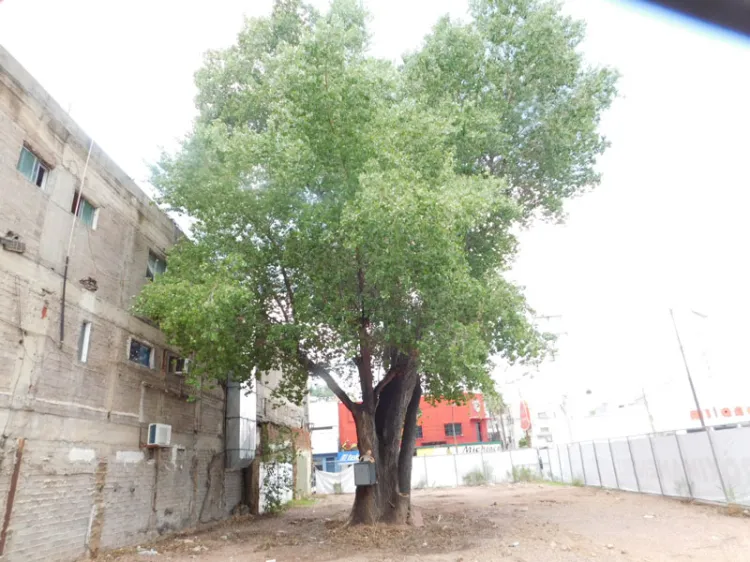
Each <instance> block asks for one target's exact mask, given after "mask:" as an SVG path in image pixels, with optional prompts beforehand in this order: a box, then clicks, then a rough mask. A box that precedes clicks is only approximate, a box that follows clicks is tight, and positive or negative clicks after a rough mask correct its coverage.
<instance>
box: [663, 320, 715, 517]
mask: <svg viewBox="0 0 750 562" xmlns="http://www.w3.org/2000/svg"><path fill="white" fill-rule="evenodd" d="M696 314H697V313H696ZM669 315H670V316H671V317H672V326H674V333H675V335H676V336H677V343H678V344H679V345H680V354H681V355H682V362H683V364H684V365H685V373H686V374H687V378H688V382H689V383H690V390H691V391H692V393H693V400H694V401H695V407H696V408H697V409H698V419H699V420H700V421H701V427H702V428H703V431H705V432H706V436H707V437H708V444H709V446H710V448H711V455H712V456H713V458H714V464H715V465H716V472H717V473H718V475H719V482H721V490H722V491H723V492H724V500H725V501H726V502H727V503H729V494H728V493H727V486H726V484H725V483H724V475H723V474H722V473H721V468H720V467H719V458H718V457H717V456H716V448H715V447H714V440H713V438H712V437H711V433H712V431H711V429H710V428H707V427H706V421H705V420H704V419H703V410H701V405H700V402H698V393H697V392H695V385H694V384H693V377H692V376H690V367H689V366H688V361H687V357H686V356H685V348H684V347H683V346H682V339H681V338H680V331H679V330H678V329H677V321H676V320H675V319H674V310H672V309H671V308H670V309H669ZM698 316H701V317H702V318H704V319H705V318H706V316H704V315H702V314H698Z"/></svg>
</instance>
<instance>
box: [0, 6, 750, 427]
mask: <svg viewBox="0 0 750 562" xmlns="http://www.w3.org/2000/svg"><path fill="white" fill-rule="evenodd" d="M313 3H314V4H316V5H318V6H319V7H324V6H325V5H326V2H324V1H321V0H314V1H313ZM365 4H366V5H367V6H368V8H369V9H370V11H371V12H372V15H373V20H372V32H373V52H374V54H376V55H378V56H382V57H387V58H389V59H394V60H396V59H398V58H399V56H400V54H402V53H403V52H405V51H407V50H410V49H414V48H417V47H418V46H419V44H420V41H421V39H422V37H423V36H424V35H425V33H427V32H428V31H429V29H430V27H431V26H432V25H433V23H434V22H435V20H436V19H437V18H438V17H439V16H440V15H442V14H444V13H450V14H452V15H453V16H456V17H465V14H466V5H467V1H466V0H410V1H408V2H406V1H403V0H399V1H396V0H378V1H377V2H376V1H375V0H370V1H365ZM270 6H271V1H270V0H245V1H239V0H214V1H213V2H210V3H209V2H196V1H185V0H158V1H154V0H150V1H146V0H130V1H128V2H103V1H101V0H65V1H61V0H4V1H3V2H2V3H0V42H2V44H3V46H4V47H5V48H7V49H8V50H9V51H10V52H11V54H13V55H14V56H15V57H16V58H17V59H18V60H19V61H20V62H21V64H23V65H24V66H25V67H26V68H27V69H28V70H29V71H30V72H31V73H32V74H33V75H34V76H35V77H36V78H37V79H38V80H39V81H40V82H41V83H42V85H43V86H44V87H45V88H47V89H48V90H49V91H50V93H51V94H52V95H53V97H55V98H56V99H57V100H58V101H59V102H60V104H61V105H62V106H63V107H64V108H66V109H68V108H69V110H70V112H71V115H72V116H73V118H74V119H76V120H77V121H78V122H79V123H80V124H81V125H82V126H83V127H84V128H85V129H86V130H87V131H88V132H89V133H91V134H92V135H93V136H94V138H95V139H96V141H97V142H98V143H99V144H100V145H101V146H102V147H103V148H104V150H105V151H107V152H108V153H109V154H110V155H111V156H112V157H113V158H114V159H115V160H116V161H117V162H118V163H119V164H120V165H121V166H122V167H123V168H124V169H125V170H126V171H127V172H128V173H129V174H130V175H131V176H133V177H134V178H135V179H136V181H138V182H139V183H141V185H144V184H145V180H146V178H147V173H148V172H147V166H146V164H147V162H151V161H154V160H155V159H156V157H157V156H158V153H159V147H161V146H166V147H172V146H174V141H175V139H176V138H178V137H180V136H181V135H183V134H184V133H185V132H186V131H187V130H188V128H189V126H190V122H191V119H192V117H193V115H194V108H193V96H194V94H195V89H194V86H193V82H192V76H193V72H194V71H195V70H196V69H197V68H198V66H199V65H200V63H201V55H202V53H203V52H204V51H205V50H206V49H209V48H216V47H223V46H227V45H229V44H231V43H232V42H233V40H234V38H235V35H236V33H237V31H238V30H239V29H240V27H241V25H242V21H243V15H248V16H252V15H261V14H266V13H268V12H269V10H270ZM565 9H566V10H567V11H568V12H570V13H572V14H573V15H575V16H577V17H580V18H582V19H584V20H586V22H587V24H588V36H587V41H586V43H585V46H584V49H585V51H586V53H587V55H588V58H589V60H590V61H592V62H594V63H597V64H606V65H610V66H613V67H615V68H617V69H618V70H619V71H620V72H621V73H622V81H621V83H620V92H621V96H620V98H619V99H618V100H617V101H616V102H615V104H614V106H613V108H612V110H611V111H610V112H609V113H608V114H607V115H606V117H605V119H604V121H603V124H602V127H603V130H604V132H605V133H606V135H607V136H608V137H609V139H610V140H611V142H612V147H611V148H610V150H609V151H608V152H607V154H606V155H605V156H604V157H603V158H602V159H601V162H600V169H601V172H602V174H603V181H602V184H601V186H599V187H598V188H597V189H596V190H595V191H594V192H592V193H590V194H587V195H585V196H583V197H581V198H579V199H577V200H575V201H572V202H571V203H570V204H569V206H568V212H569V216H568V219H567V222H566V224H565V225H537V226H535V227H533V228H532V229H531V230H530V231H528V232H525V233H524V234H523V235H522V244H521V253H520V256H519V258H518V260H517V263H516V265H515V267H514V269H513V271H512V272H511V275H512V277H513V278H514V279H515V280H517V281H518V282H519V283H521V284H523V285H524V286H526V290H527V296H528V298H529V300H530V301H531V303H532V305H533V306H534V307H535V308H536V310H537V311H538V313H539V314H543V315H561V316H562V319H561V320H560V321H559V322H558V323H557V326H559V327H560V328H559V329H560V330H562V331H564V332H566V334H567V335H565V336H564V337H563V338H561V340H560V353H559V355H558V360H557V362H556V363H555V364H554V365H550V366H546V367H543V373H546V374H543V375H542V378H543V379H545V380H549V383H548V384H547V383H545V385H543V386H544V388H545V389H546V392H547V394H549V395H550V400H554V396H555V395H556V394H559V393H560V392H562V391H563V389H565V390H566V391H567V392H568V393H569V394H572V395H574V396H578V395H581V396H582V395H583V392H584V391H585V389H591V390H592V393H591V395H586V396H590V398H587V399H586V400H588V401H600V402H601V401H610V402H612V401H617V400H630V399H632V397H633V396H635V395H636V394H638V393H639V392H640V389H641V387H642V386H645V387H646V389H647V392H649V394H653V399H652V402H654V403H655V407H656V408H667V409H669V408H671V409H672V410H674V411H675V412H681V413H679V414H677V415H678V417H679V416H683V417H684V416H685V414H686V413H688V412H689V409H690V401H689V397H690V395H689V389H688V387H687V385H686V382H685V379H684V368H683V366H682V363H681V359H680V355H679V350H678V348H677V345H676V341H675V336H674V331H673V328H672V326H671V324H670V319H669V312H668V309H669V307H670V306H673V307H675V308H676V310H677V315H678V321H679V322H680V328H681V330H683V331H684V337H685V339H686V346H687V348H688V353H689V354H690V356H691V357H690V358H691V366H693V367H694V371H695V373H696V379H697V383H696V384H697V385H698V387H699V391H700V393H701V399H702V400H703V401H704V406H707V407H708V406H716V407H723V406H735V405H741V406H745V407H748V406H750V376H748V371H749V370H750V368H749V367H748V365H747V353H746V352H745V348H746V346H747V341H748V328H747V326H748V322H747V318H748V314H750V293H749V291H748V287H749V286H750V270H749V269H748V265H747V258H746V256H747V254H748V250H747V245H748V241H749V240H750V221H748V219H747V214H748V211H749V209H750V205H749V203H750V190H748V187H750V185H749V184H750V179H749V178H750V174H749V173H748V167H749V163H750V143H749V142H748V131H750V104H749V103H748V100H750V72H748V67H749V63H750V44H749V43H748V42H747V41H745V40H742V39H740V38H738V37H737V36H733V35H729V34H724V33H720V32H717V31H714V30H711V29H709V28H707V27H705V26H701V25H697V24H694V23H691V22H689V21H687V20H685V19H682V18H674V17H671V16H667V15H665V14H664V13H663V12H661V11H657V10H654V9H651V8H645V7H643V5H641V4H638V3H630V2H615V1H612V0H610V1H608V0H568V1H567V2H565ZM690 309H695V310H697V311H700V312H702V313H704V314H708V316H709V318H708V320H702V319H700V318H699V317H697V316H695V315H692V314H691V313H690V312H689V311H690ZM706 365H710V372H708V371H709V369H707V368H706ZM513 376H515V375H513ZM728 400H734V401H735V402H737V404H734V403H731V404H730V403H725V402H727V401H728ZM582 407H583V406H582ZM586 407H588V406H586ZM686 423H687V421H686Z"/></svg>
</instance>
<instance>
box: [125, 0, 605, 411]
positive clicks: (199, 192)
mask: <svg viewBox="0 0 750 562" xmlns="http://www.w3.org/2000/svg"><path fill="white" fill-rule="evenodd" d="M472 10H473V12H472V13H473V20H472V23H468V24H464V23H458V22H452V21H450V20H448V19H443V20H441V21H440V22H439V23H438V24H437V25H436V26H435V28H434V30H433V32H432V33H431V34H430V35H429V36H428V37H427V38H426V40H425V43H424V46H423V48H422V49H421V50H420V51H418V52H416V53H413V54H412V55H410V56H409V57H408V58H407V59H406V60H405V63H404V65H403V66H400V67H397V66H394V65H393V64H391V63H390V62H386V61H382V60H377V59H374V58H372V57H371V56H369V55H368V54H367V30H366V28H365V20H366V18H365V14H364V13H363V12H362V11H361V10H360V9H359V7H358V3H357V2H355V1H354V0H335V1H334V2H332V4H331V8H330V10H329V11H328V12H327V13H325V14H320V13H318V12H316V11H315V10H313V9H312V8H309V7H307V6H304V5H302V4H301V3H300V2H299V1H295V0H284V1H277V2H276V4H275V7H274V10H273V13H272V15H271V16H270V17H268V18H259V19H251V20H249V21H248V23H247V25H246V27H245V29H243V30H242V31H241V32H240V34H239V37H238V40H237V43H236V44H235V45H233V46H232V47H230V48H228V49H225V50H220V51H213V52H211V53H209V54H208V55H207V56H206V61H205V65H204V67H203V68H202V69H201V70H200V71H199V72H198V73H197V74H196V83H197V86H198V96H197V105H198V109H199V116H198V118H197V120H196V122H195V126H194V129H193V131H192V132H191V133H190V135H188V137H187V138H186V139H185V141H184V142H183V144H182V147H181V149H180V150H179V151H178V152H177V153H176V154H173V155H168V154H165V155H163V157H162V158H161V160H160V162H159V164H158V166H156V167H155V169H154V173H153V184H154V185H155V186H156V187H157V189H158V190H159V192H160V194H161V202H162V204H164V205H167V206H168V207H170V208H171V209H173V210H175V211H179V212H181V213H185V214H187V215H189V216H190V217H192V218H193V219H194V221H195V222H194V224H193V226H192V230H191V236H190V239H189V240H185V241H183V242H182V243H181V244H178V245H177V246H176V247H175V248H173V249H172V251H171V252H170V255H169V268H168V269H167V271H166V273H165V274H164V275H161V276H159V277H158V278H157V279H156V280H155V282H153V283H151V284H149V285H148V286H147V287H146V288H145V289H144V291H143V293H142V294H141V296H140V298H139V300H138V303H137V305H136V308H137V310H138V312H139V313H140V314H143V315H146V316H148V317H150V318H152V319H153V320H155V321H156V322H158V323H159V325H160V327H161V329H162V330H163V331H164V332H165V333H166V334H167V336H168V337H169V339H170V341H171V343H173V344H175V345H177V346H178V347H180V348H181V349H182V350H183V352H185V353H190V354H192V356H193V365H194V366H195V368H193V369H192V370H191V374H190V376H191V378H192V380H193V382H194V383H196V384H197V383H198V382H199V381H200V380H204V379H206V378H211V377H216V378H218V379H220V380H224V379H225V378H226V376H227V373H230V374H231V376H232V377H234V378H236V379H239V380H248V379H252V377H253V375H254V374H255V376H258V374H259V373H261V372H263V371H267V370H270V369H278V370H280V371H282V372H283V374H284V377H283V382H282V385H281V387H280V388H279V389H277V391H278V392H279V393H280V394H282V395H283V396H285V397H287V398H289V399H292V400H295V401H298V402H299V401H300V400H301V399H302V397H303V395H304V393H305V392H306V389H307V378H308V376H309V374H310V372H311V370H315V369H314V367H315V368H317V367H321V368H323V369H324V370H330V369H331V368H332V367H334V366H336V365H341V364H344V363H346V362H348V361H350V360H351V359H354V358H356V357H359V356H361V354H362V353H363V350H366V351H367V355H368V356H371V357H372V358H373V359H372V366H373V369H374V370H375V371H376V372H378V369H379V370H380V372H382V371H383V369H387V367H388V363H389V360H390V359H389V358H390V357H393V356H394V352H396V353H400V354H403V355H406V356H410V357H417V358H418V361H419V365H418V368H419V370H420V372H421V373H422V375H423V378H424V381H425V386H426V388H425V392H426V394H429V395H431V396H433V397H446V398H448V399H460V398H461V397H462V396H463V392H464V391H466V390H476V391H483V392H485V393H490V392H491V391H492V390H493V387H492V381H491V378H490V376H489V366H488V365H489V363H488V358H489V356H490V355H493V354H497V355H500V356H502V357H504V358H506V359H507V360H508V361H511V362H512V361H516V360H529V359H533V358H534V357H538V356H539V355H540V354H541V353H543V352H544V349H545V346H546V341H545V339H544V338H543V337H542V336H540V334H538V333H537V332H536V330H535V329H534V328H533V326H532V325H531V323H530V321H529V318H530V310H529V308H528V306H527V304H526V302H525V300H524V297H523V295H522V293H521V291H520V289H519V288H518V287H515V286H514V285H513V284H511V283H510V282H508V281H507V280H505V278H504V277H503V271H504V270H505V269H506V268H507V267H508V265H509V264H510V262H511V260H512V259H513V256H514V254H515V251H516V239H515V236H514V232H516V231H517V228H518V225H519V224H525V223H527V222H528V221H529V220H530V219H531V218H533V217H534V216H537V215H539V214H542V215H549V216H553V217H560V216H561V212H562V204H563V201H564V200H565V199H566V198H568V197H571V196H573V195H575V194H578V193H580V192H582V191H583V190H585V189H586V188H588V187H590V186H592V185H593V184H595V183H596V182H597V180H598V177H597V175H596V172H595V171H594V163H595V159H596V157H597V156H598V155H599V154H600V153H601V152H602V150H603V149H604V147H605V146H606V142H605V140H604V139H603V138H602V137H601V136H600V135H599V134H598V132H597V126H598V122H599V117H600V115H601V112H602V111H603V110H604V109H605V108H606V107H607V106H608V105H609V103H610V100H611V99H612V97H613V95H614V93H615V90H614V81H615V77H614V74H613V73H612V72H611V71H609V70H606V69H591V68H588V67H586V66H585V65H584V63H583V61H582V58H581V56H580V54H579V53H578V51H577V50H576V47H577V45H578V43H579V42H580V40H581V37H582V26H581V25H580V24H579V23H577V22H574V21H572V20H570V19H569V18H567V17H564V16H562V15H561V14H560V13H559V10H558V8H557V6H556V4H553V3H551V2H547V1H543V0H492V1H491V0H483V1H475V2H473V3H472Z"/></svg>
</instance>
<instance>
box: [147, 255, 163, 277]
mask: <svg viewBox="0 0 750 562" xmlns="http://www.w3.org/2000/svg"><path fill="white" fill-rule="evenodd" d="M166 270H167V262H166V260H165V259H164V258H160V257H159V256H157V255H156V254H155V253H154V252H152V251H151V250H149V251H148V264H147V265H146V277H148V278H149V279H151V281H153V280H154V278H155V277H156V276H157V275H161V274H162V273H164V272H165V271H166Z"/></svg>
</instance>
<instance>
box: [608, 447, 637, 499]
mask: <svg viewBox="0 0 750 562" xmlns="http://www.w3.org/2000/svg"><path fill="white" fill-rule="evenodd" d="M611 444H612V458H613V459H614V461H615V470H616V471H617V479H618V481H619V482H620V490H627V491H629V492H638V491H639V489H638V480H637V477H636V474H635V469H634V468H633V459H631V458H630V444H629V443H628V440H627V439H612V440H611Z"/></svg>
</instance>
